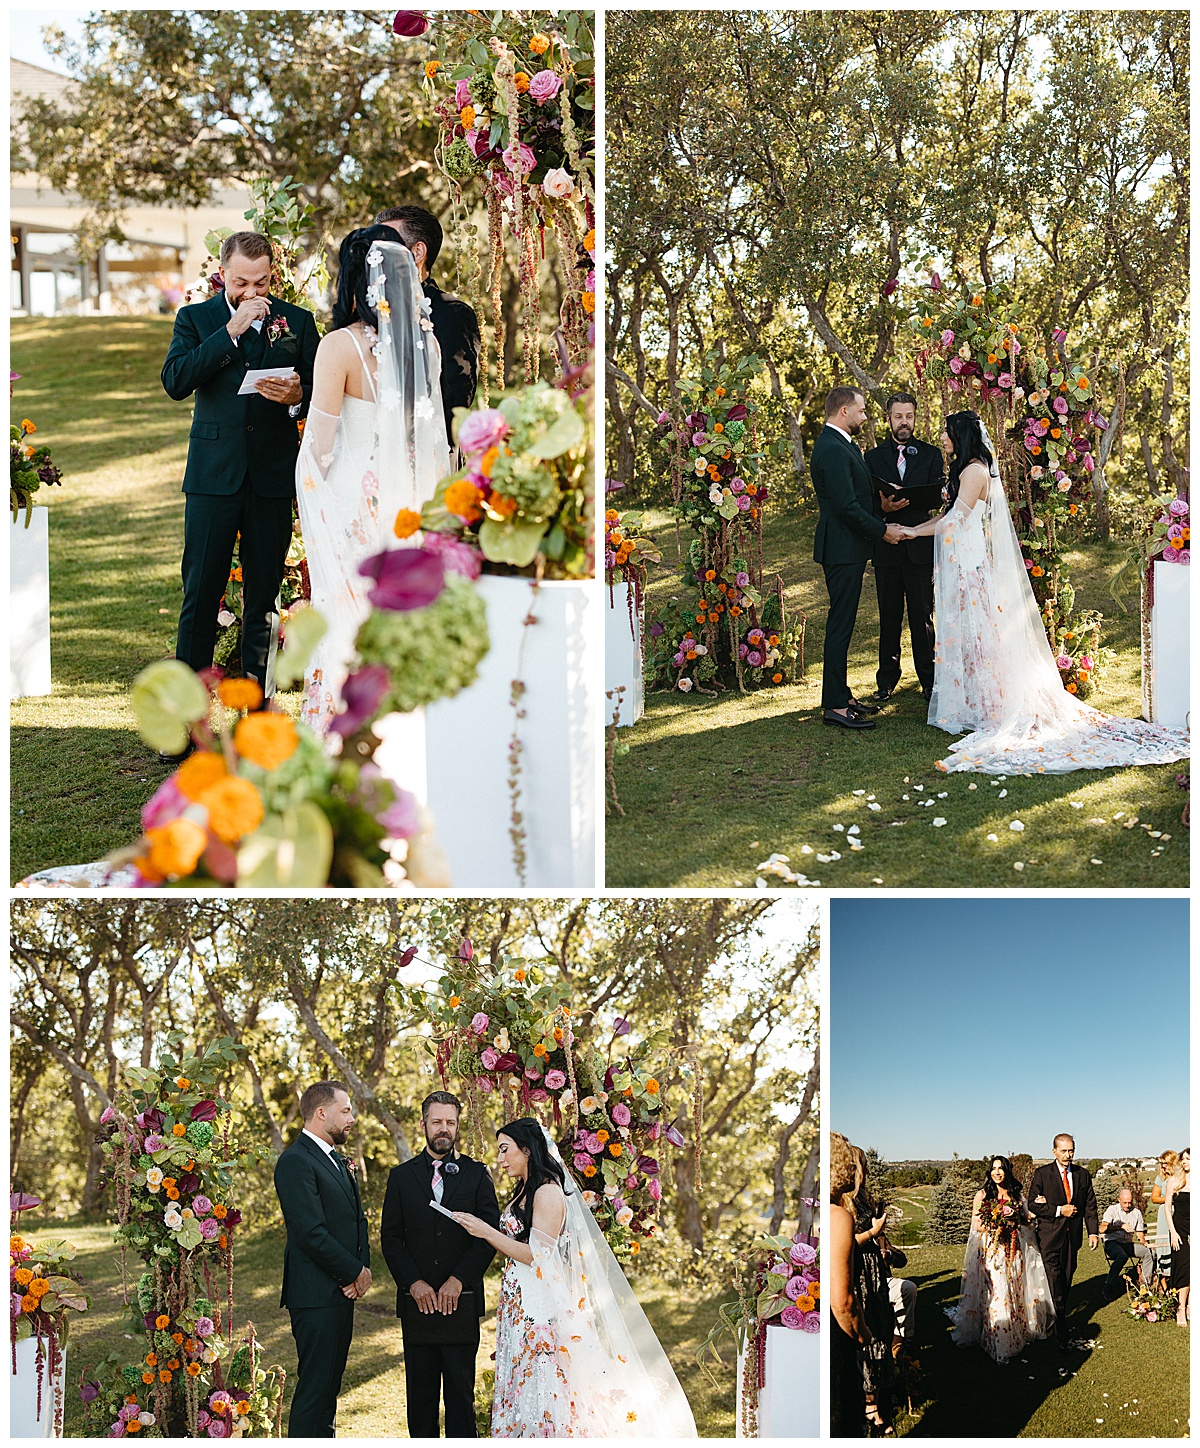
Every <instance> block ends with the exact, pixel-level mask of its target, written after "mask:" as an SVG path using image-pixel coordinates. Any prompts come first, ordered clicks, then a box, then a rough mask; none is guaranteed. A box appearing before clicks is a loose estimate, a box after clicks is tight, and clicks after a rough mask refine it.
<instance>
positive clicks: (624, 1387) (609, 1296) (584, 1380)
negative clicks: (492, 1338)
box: [492, 1136, 697, 1438]
mask: <svg viewBox="0 0 1200 1448" xmlns="http://www.w3.org/2000/svg"><path fill="white" fill-rule="evenodd" d="M547 1141H548V1142H549V1136H547ZM550 1149H551V1151H552V1153H553V1154H554V1156H555V1158H556V1159H558V1160H561V1158H559V1157H558V1153H557V1151H556V1150H555V1148H554V1146H553V1143H552V1142H550ZM567 1185H568V1188H569V1191H568V1195H567V1214H566V1220H565V1221H564V1223H563V1228H562V1231H561V1232H560V1233H559V1235H558V1237H557V1238H554V1237H550V1236H547V1235H546V1234H545V1233H543V1232H540V1231H538V1230H537V1229H534V1230H533V1231H532V1232H531V1233H530V1239H529V1247H530V1250H531V1252H532V1253H533V1263H532V1265H531V1266H530V1267H524V1266H523V1264H520V1263H516V1262H510V1263H509V1268H508V1269H506V1270H513V1269H515V1271H516V1275H517V1277H518V1279H519V1282H520V1290H521V1299H522V1307H523V1311H524V1316H525V1318H526V1319H527V1320H528V1319H532V1322H533V1324H534V1326H533V1327H532V1328H530V1329H528V1331H529V1332H533V1333H535V1334H537V1333H541V1334H543V1335H544V1336H545V1337H546V1339H547V1341H548V1342H551V1343H552V1344H553V1348H554V1354H555V1358H556V1363H557V1374H556V1376H557V1379H558V1382H559V1384H561V1385H563V1386H564V1387H565V1393H561V1394H560V1397H559V1402H558V1404H557V1407H556V1408H555V1409H553V1410H552V1411H553V1412H554V1417H555V1421H554V1424H553V1428H554V1431H553V1432H552V1433H551V1434H549V1436H556V1437H572V1438H695V1437H696V1436H697V1435H696V1424H695V1420H694V1419H693V1417H692V1410H691V1408H690V1407H689V1406H688V1401H687V1398H686V1397H685V1396H684V1393H683V1389H682V1388H681V1387H680V1385H679V1380H678V1378H677V1377H676V1376H675V1373H674V1370H673V1369H672V1367H671V1364H670V1362H669V1360H668V1358H667V1355H666V1353H665V1352H664V1351H663V1348H662V1345H661V1343H660V1342H659V1341H658V1338H657V1337H655V1335H654V1329H653V1328H652V1327H651V1326H650V1323H649V1321H648V1320H647V1318H646V1314H645V1312H643V1310H642V1307H641V1304H640V1303H639V1302H638V1300H637V1298H636V1297H635V1296H634V1294H633V1289H632V1288H631V1287H630V1285H629V1282H628V1280H627V1279H626V1277H625V1274H624V1273H623V1272H622V1271H621V1268H620V1266H619V1264H618V1262H617V1260H616V1258H615V1257H614V1256H613V1253H612V1249H611V1248H610V1247H609V1245H608V1243H607V1242H606V1241H605V1239H604V1234H603V1233H602V1232H601V1230H600V1228H599V1226H598V1225H597V1223H596V1221H595V1218H594V1217H593V1216H592V1214H591V1212H590V1211H589V1210H588V1208H587V1207H586V1206H585V1205H584V1202H583V1193H582V1192H581V1191H580V1190H579V1188H578V1186H577V1185H575V1184H574V1183H572V1182H571V1179H570V1174H569V1173H567ZM520 1360H521V1359H520V1356H519V1355H518V1354H516V1353H510V1352H508V1351H505V1348H504V1346H503V1345H502V1344H501V1343H500V1342H499V1340H498V1342H497V1362H496V1366H497V1382H496V1397H497V1404H498V1407H499V1409H500V1412H499V1421H498V1415H497V1412H496V1411H494V1412H493V1424H492V1432H493V1436H495V1437H503V1436H512V1433H511V1432H510V1431H507V1430H506V1427H505V1422H504V1417H505V1416H506V1415H508V1414H511V1415H512V1416H513V1417H519V1418H520V1419H522V1420H523V1421H524V1422H526V1423H530V1422H541V1421H542V1420H543V1419H542V1414H541V1412H540V1411H539V1410H535V1409H534V1407H533V1405H530V1404H522V1403H521V1402H520V1396H521V1394H522V1392H523V1391H524V1390H525V1387H526V1385H525V1383H524V1382H521V1383H513V1382H508V1383H502V1382H501V1381H500V1374H501V1371H502V1368H501V1364H502V1361H509V1362H518V1361H520ZM529 1387H531V1388H532V1387H534V1385H533V1384H532V1383H530V1384H529ZM541 1406H543V1405H539V1408H540V1407H541ZM526 1435H527V1436H528V1432H527V1434H526Z"/></svg>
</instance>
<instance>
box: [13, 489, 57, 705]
mask: <svg viewBox="0 0 1200 1448" xmlns="http://www.w3.org/2000/svg"><path fill="white" fill-rule="evenodd" d="M32 514H33V516H32V517H31V518H30V521H29V527H28V528H26V526H25V518H26V511H25V509H24V508H22V509H21V511H20V512H19V513H18V514H17V521H16V522H15V523H13V522H11V521H10V523H9V549H8V558H9V584H8V590H9V606H8V692H9V697H10V698H13V699H21V698H24V697H25V696H26V695H28V694H48V693H49V692H50V528H49V517H50V513H49V509H47V508H34V509H32ZM10 518H11V515H10Z"/></svg>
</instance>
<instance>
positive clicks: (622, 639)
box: [604, 583, 646, 728]
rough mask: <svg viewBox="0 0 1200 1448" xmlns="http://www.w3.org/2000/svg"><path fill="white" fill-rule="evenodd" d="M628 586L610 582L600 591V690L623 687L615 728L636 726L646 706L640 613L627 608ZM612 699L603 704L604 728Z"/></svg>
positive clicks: (611, 710)
mask: <svg viewBox="0 0 1200 1448" xmlns="http://www.w3.org/2000/svg"><path fill="white" fill-rule="evenodd" d="M632 591H633V590H632V589H631V588H630V586H629V584H628V583H614V584H613V585H612V586H611V587H609V586H608V585H605V589H604V602H605V610H604V691H605V693H606V694H607V693H608V691H609V690H610V689H617V688H619V687H621V686H622V685H624V688H625V692H624V694H622V695H621V717H620V719H619V720H618V721H617V727H618V728H622V727H623V726H625V725H626V724H636V723H637V721H638V720H639V719H640V718H641V717H642V712H643V710H644V709H645V706H646V686H645V682H644V680H643V677H642V627H643V620H642V615H641V611H640V610H639V609H637V608H636V607H634V611H633V617H632V621H631V619H630V607H631V605H632V600H631V598H630V594H631V593H632ZM615 704H616V700H615V699H607V698H606V699H605V701H604V724H605V727H606V728H607V726H608V725H609V724H610V723H611V722H612V716H613V708H614V706H615Z"/></svg>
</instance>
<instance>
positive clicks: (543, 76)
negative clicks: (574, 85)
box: [529, 70, 562, 106]
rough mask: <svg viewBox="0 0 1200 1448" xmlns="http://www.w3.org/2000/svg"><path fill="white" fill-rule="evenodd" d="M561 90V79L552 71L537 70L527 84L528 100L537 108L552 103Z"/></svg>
mask: <svg viewBox="0 0 1200 1448" xmlns="http://www.w3.org/2000/svg"><path fill="white" fill-rule="evenodd" d="M561 89H562V77H561V76H557V75H555V74H554V72H553V71H552V70H539V71H538V73H537V74H536V75H535V76H534V77H533V79H532V80H531V81H530V82H529V99H530V100H531V101H534V102H536V104H537V105H539V106H544V105H545V104H546V102H547V101H552V100H553V99H554V97H555V96H556V95H557V94H558V93H559V91H560V90H561Z"/></svg>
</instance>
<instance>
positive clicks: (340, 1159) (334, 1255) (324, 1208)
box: [275, 1081, 371, 1438]
mask: <svg viewBox="0 0 1200 1448" xmlns="http://www.w3.org/2000/svg"><path fill="white" fill-rule="evenodd" d="M300 1114H301V1116H302V1117H303V1118H304V1130H303V1131H301V1133H300V1135H299V1136H298V1137H297V1138H296V1140H295V1141H294V1142H292V1144H291V1146H289V1147H288V1148H287V1150H286V1151H284V1152H282V1153H281V1154H280V1157H279V1160H278V1161H277V1162H276V1163H275V1192H276V1195H277V1196H278V1197H279V1206H280V1210H281V1211H282V1212H283V1222H284V1226H285V1227H286V1228H287V1244H286V1245H285V1247H284V1249H283V1290H282V1292H281V1293H280V1296H279V1305H280V1307H286V1308H287V1310H288V1314H289V1316H290V1317H291V1320H292V1336H293V1337H294V1338H295V1340H296V1356H297V1359H298V1363H297V1368H296V1391H295V1394H294V1395H293V1397H292V1407H291V1412H290V1413H289V1414H288V1437H289V1438H332V1437H334V1436H335V1434H334V1418H335V1417H336V1415H337V1400H338V1393H339V1392H340V1391H341V1386H342V1374H343V1373H344V1372H345V1370H346V1358H347V1356H348V1355H349V1352H350V1341H351V1339H352V1338H353V1336H354V1304H355V1302H356V1301H357V1299H358V1298H360V1297H361V1296H362V1295H363V1294H364V1293H365V1292H366V1291H367V1289H368V1288H369V1287H370V1285H371V1265H370V1264H371V1247H370V1242H369V1241H368V1235H367V1219H366V1217H365V1216H364V1215H363V1209H362V1202H361V1200H360V1199H359V1195H358V1183H357V1181H356V1180H355V1178H354V1171H353V1168H352V1166H351V1163H350V1162H349V1160H348V1159H347V1158H346V1157H345V1156H343V1155H342V1154H341V1153H340V1152H339V1151H338V1150H337V1148H338V1147H340V1146H345V1144H346V1139H347V1137H348V1136H349V1135H350V1128H351V1127H352V1126H353V1125H354V1111H353V1108H352V1107H351V1105H350V1095H349V1092H348V1091H347V1090H346V1088H345V1087H344V1086H343V1085H342V1084H341V1082H340V1081H318V1082H316V1083H315V1084H314V1085H312V1086H310V1087H309V1088H308V1090H307V1091H305V1093H304V1095H303V1096H301V1098H300Z"/></svg>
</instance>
